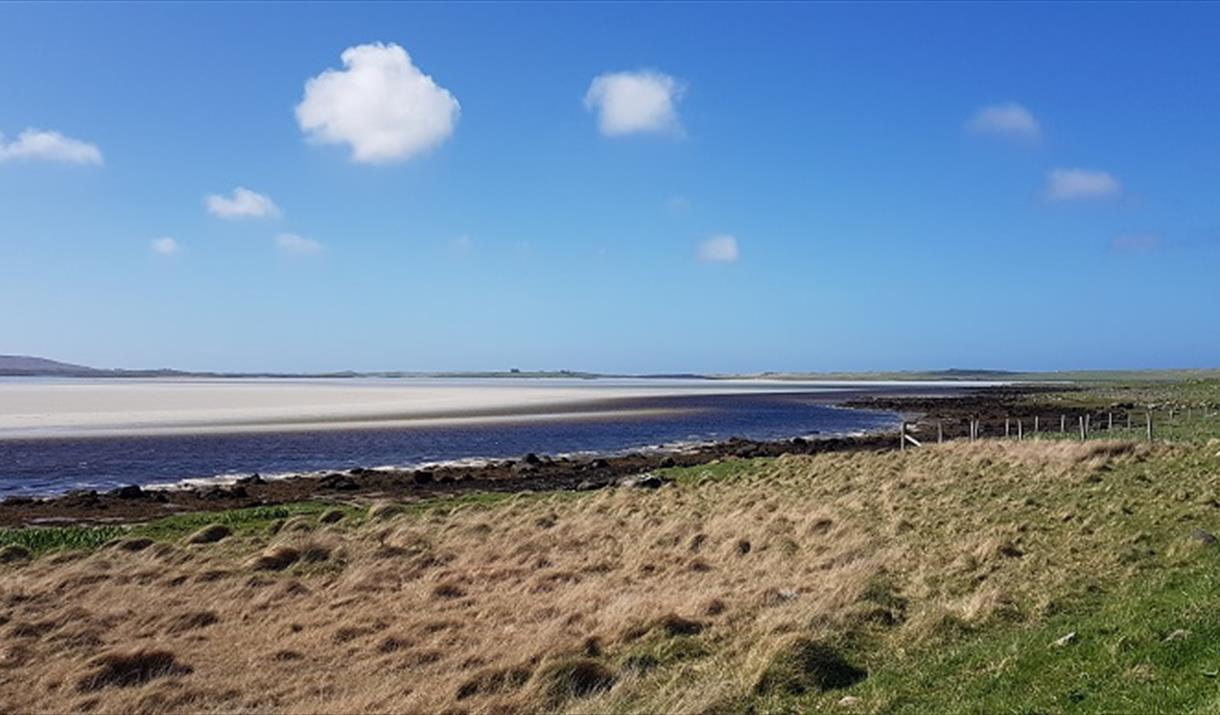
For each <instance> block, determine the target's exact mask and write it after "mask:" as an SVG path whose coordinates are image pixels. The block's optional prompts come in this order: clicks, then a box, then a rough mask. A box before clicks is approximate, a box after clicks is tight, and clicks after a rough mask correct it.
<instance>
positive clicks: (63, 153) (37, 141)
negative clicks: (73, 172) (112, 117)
mask: <svg viewBox="0 0 1220 715" xmlns="http://www.w3.org/2000/svg"><path fill="white" fill-rule="evenodd" d="M17 159H28V160H30V161H58V162H62V163H65V164H101V163H102V152H101V150H99V149H98V148H97V147H96V146H94V145H93V144H90V143H88V142H83V141H80V140H79V139H72V138H71V137H66V136H64V135H63V134H60V133H59V132H51V131H43V130H41V129H26V130H25V131H23V132H21V134H19V135H17V139H16V140H15V141H11V142H6V141H5V140H4V135H3V134H0V163H4V162H6V161H14V160H17Z"/></svg>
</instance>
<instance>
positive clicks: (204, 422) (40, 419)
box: [0, 378, 982, 439]
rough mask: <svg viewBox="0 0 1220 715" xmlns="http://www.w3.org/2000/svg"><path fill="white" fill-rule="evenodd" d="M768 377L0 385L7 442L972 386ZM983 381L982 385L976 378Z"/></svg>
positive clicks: (579, 413)
mask: <svg viewBox="0 0 1220 715" xmlns="http://www.w3.org/2000/svg"><path fill="white" fill-rule="evenodd" d="M973 384H975V383H969V384H967V383H932V382H927V383H918V384H912V383H880V382H874V383H866V384H862V383H848V382H822V383H813V384H811V383H794V382H784V381H765V380H631V379H601V380H565V379H553V380H552V379H482V380H480V379H437V378H432V379H130V380H129V379H124V380H88V379H85V380H82V379H59V380H20V381H18V380H13V381H0V439H5V438H10V439H13V438H31V437H41V436H55V437H79V436H102V435H106V436H116V435H143V434H149V435H151V434H175V433H200V434H205V433H221V432H223V433H234V432H258V431H269V430H285V429H310V430H314V429H345V428H346V429H357V428H369V427H389V426H396V425H408V424H411V425H417V424H443V423H450V422H455V421H462V422H473V421H494V420H504V419H528V418H539V417H553V418H561V417H562V418H566V419H579V418H581V417H584V416H589V415H595V414H605V413H606V412H616V413H619V412H622V411H623V410H626V409H638V406H637V405H630V401H631V400H635V399H639V398H647V397H664V396H673V395H688V394H736V393H754V392H774V391H785V392H795V391H800V392H806V391H807V392H810V393H813V394H825V395H826V396H827V398H828V399H829V398H832V397H834V396H836V395H842V394H846V393H847V392H850V391H853V390H859V389H861V388H867V389H870V390H873V389H885V388H887V387H894V388H897V387H900V386H901V387H902V389H903V391H907V390H909V389H912V388H915V389H918V388H920V387H926V388H929V389H935V388H943V387H946V386H950V385H951V386H953V387H967V386H971V385H973ZM978 384H980V385H981V384H982V383H978Z"/></svg>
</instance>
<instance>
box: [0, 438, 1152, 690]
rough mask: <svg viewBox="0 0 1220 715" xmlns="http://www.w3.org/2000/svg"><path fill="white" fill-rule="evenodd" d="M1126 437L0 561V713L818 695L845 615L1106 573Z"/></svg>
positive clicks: (837, 459) (1002, 594) (905, 611)
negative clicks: (1110, 481) (1111, 481)
mask: <svg viewBox="0 0 1220 715" xmlns="http://www.w3.org/2000/svg"><path fill="white" fill-rule="evenodd" d="M1148 449H1149V448H1147V447H1142V446H1136V445H1130V444H1107V445H1101V444H1098V445H1093V444H1090V445H1083V446H1082V445H1075V444H1068V443H1062V444H1049V443H1034V442H1026V443H1021V444H1017V443H999V442H995V443H980V444H976V445H966V444H959V445H948V444H946V445H943V446H936V447H931V448H926V449H922V450H911V451H908V452H907V453H905V454H902V455H899V454H897V453H893V454H827V455H819V456H812V457H782V458H779V459H777V460H773V461H759V462H756V463H754V464H753V465H752V466H750V467H749V468H747V469H743V470H740V472H741V475H740V476H737V477H733V478H725V479H718V478H714V477H715V475H716V468H707V469H705V470H704V471H705V472H706V473H707V475H708V476H707V477H706V478H703V479H700V478H699V476H698V474H699V472H700V470H699V469H695V470H693V472H692V475H693V478H690V479H685V480H684V481H683V482H682V483H680V484H676V485H670V486H666V487H664V488H662V489H659V490H656V491H645V490H631V489H617V490H613V489H612V490H603V491H598V492H593V493H582V494H580V495H572V494H563V495H554V496H551V497H545V498H536V497H525V496H522V497H520V498H515V499H513V500H510V501H508V502H507V503H502V504H498V505H495V506H491V507H478V506H467V507H462V508H459V509H456V510H454V511H452V512H450V513H443V512H437V513H433V514H428V515H423V516H421V515H419V514H407V513H401V512H400V510H398V509H397V508H395V507H394V506H392V505H386V504H378V505H376V507H375V509H374V511H375V512H376V513H375V514H374V516H375V517H376V518H373V519H370V520H368V521H367V522H366V523H365V524H364V525H363V526H360V527H358V528H354V527H349V528H344V527H343V526H342V525H333V526H328V525H322V526H320V527H316V528H313V529H312V530H309V529H295V528H291V526H290V525H289V527H288V528H283V529H281V530H280V532H279V533H278V534H276V535H270V536H266V537H259V538H251V537H240V538H239V537H230V538H226V539H224V540H223V541H220V542H219V543H214V544H206V545H191V544H185V543H183V544H176V545H167V544H155V545H151V546H148V545H145V546H144V547H142V548H140V549H138V550H129V549H126V548H122V547H121V545H120V546H116V547H111V548H106V549H103V550H100V551H98V552H95V553H92V554H88V555H59V556H51V557H44V558H41V559H37V560H33V561H28V560H14V561H13V562H12V563H10V564H7V565H4V566H0V569H3V570H2V571H0V574H2V576H0V634H2V636H3V637H2V639H0V703H3V707H2V708H0V709H3V710H6V711H14V712H16V711H20V712H28V711H39V712H49V711H56V712H65V711H86V712H165V711H175V712H177V711H191V712H221V711H223V712H252V711H259V712H261V711H275V712H301V713H314V712H442V711H444V712H472V713H503V712H513V711H525V710H538V709H546V708H558V709H564V710H569V711H574V712H604V711H607V710H631V709H636V710H648V711H680V712H714V711H716V710H717V709H724V708H725V707H726V705H725V704H726V703H732V702H733V699H734V698H740V697H743V696H748V695H750V694H755V695H757V694H763V695H765V694H766V692H768V690H769V689H771V688H777V689H783V688H789V687H810V688H819V687H832V686H833V685H834V684H835V683H837V682H839V681H840V680H843V681H844V682H846V681H847V680H850V679H851V678H855V677H857V676H860V677H862V675H863V673H862V672H859V671H858V669H857V666H856V665H855V664H852V663H846V662H840V661H839V660H838V656H837V655H836V651H835V646H834V644H835V643H839V642H842V641H843V640H844V639H845V638H850V637H851V635H852V634H853V633H856V632H860V631H862V630H870V631H877V630H880V631H882V632H885V633H887V634H889V635H887V637H889V638H892V639H893V640H894V642H895V643H896V644H898V645H900V644H901V643H902V642H904V639H910V640H918V639H923V638H927V637H930V636H929V634H935V633H937V632H939V631H941V630H943V629H946V628H954V627H969V626H970V625H971V624H977V623H981V622H986V621H988V620H989V619H998V618H1003V619H1020V618H1027V617H1030V615H1031V614H1035V613H1037V612H1038V611H1039V609H1046V608H1048V607H1050V604H1051V595H1052V594H1055V593H1057V592H1058V591H1060V590H1062V588H1064V587H1065V585H1066V584H1068V583H1069V582H1073V581H1074V580H1077V579H1079V578H1080V576H1081V574H1082V573H1085V574H1096V573H1102V572H1105V571H1106V570H1116V569H1123V568H1126V566H1125V564H1124V562H1123V560H1122V558H1121V555H1122V554H1121V551H1122V549H1119V548H1117V547H1116V545H1115V544H1112V543H1108V541H1107V540H1108V539H1110V538H1111V536H1110V535H1109V532H1108V531H1107V526H1106V523H1107V522H1106V519H1107V514H1109V512H1107V511H1106V509H1107V508H1110V507H1116V506H1119V504H1118V503H1117V502H1116V501H1115V499H1117V497H1113V498H1111V497H1107V496H1106V492H1105V490H1104V487H1105V486H1106V485H1105V483H1104V479H1102V478H1101V477H1100V476H1099V475H1104V474H1105V472H1106V470H1108V469H1110V468H1112V467H1113V465H1114V464H1116V463H1121V462H1138V461H1139V460H1143V459H1146V458H1147V457H1148V454H1147V450H1148ZM1158 449H1161V450H1167V449H1170V448H1165V447H1162V448H1158ZM306 526H308V525H306ZM810 663H812V664H814V665H812V666H811V665H808V664H810ZM794 664H795V665H794ZM801 664H805V665H801ZM814 666H816V667H814ZM784 668H796V669H797V671H796V675H794V676H787V675H785V674H784V673H785V672H786V671H784V670H783V669H784ZM819 669H820V670H819ZM802 678H803V680H802ZM794 679H795V680H794ZM836 679H838V680H836ZM793 682H795V683H796V685H793V684H792V683H793Z"/></svg>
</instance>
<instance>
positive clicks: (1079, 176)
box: [1046, 169, 1122, 201]
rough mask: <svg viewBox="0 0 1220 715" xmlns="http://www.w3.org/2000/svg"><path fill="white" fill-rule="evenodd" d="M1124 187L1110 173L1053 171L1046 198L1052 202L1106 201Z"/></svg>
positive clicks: (1047, 176)
mask: <svg viewBox="0 0 1220 715" xmlns="http://www.w3.org/2000/svg"><path fill="white" fill-rule="evenodd" d="M1120 191H1122V185H1121V184H1119V182H1118V179H1115V178H1114V177H1113V176H1112V175H1111V174H1110V173H1109V172H1105V171H1097V170H1094V169H1051V171H1050V173H1048V174H1047V175H1046V197H1047V198H1048V199H1050V200H1051V201H1076V200H1083V199H1105V198H1110V197H1113V196H1117V195H1118V194H1119V192H1120Z"/></svg>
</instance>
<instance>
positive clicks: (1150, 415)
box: [1144, 407, 1152, 442]
mask: <svg viewBox="0 0 1220 715" xmlns="http://www.w3.org/2000/svg"><path fill="white" fill-rule="evenodd" d="M1144 416H1145V417H1146V418H1147V420H1148V441H1149V442H1151V441H1152V408H1151V407H1149V408H1148V411H1147V412H1145V413H1144Z"/></svg>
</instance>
